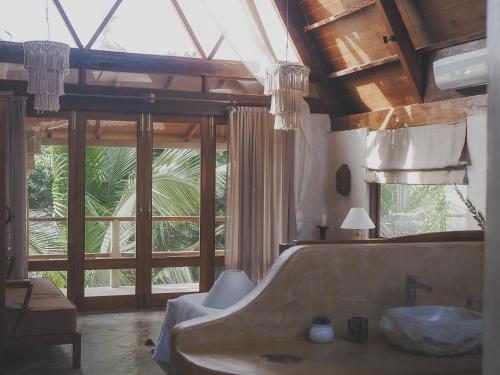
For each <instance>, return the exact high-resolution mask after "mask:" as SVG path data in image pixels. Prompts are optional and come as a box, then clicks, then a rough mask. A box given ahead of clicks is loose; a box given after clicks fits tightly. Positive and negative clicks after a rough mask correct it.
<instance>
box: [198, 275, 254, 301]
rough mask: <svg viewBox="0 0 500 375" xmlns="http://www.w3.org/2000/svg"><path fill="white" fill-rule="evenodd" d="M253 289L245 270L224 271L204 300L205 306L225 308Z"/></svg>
mask: <svg viewBox="0 0 500 375" xmlns="http://www.w3.org/2000/svg"><path fill="white" fill-rule="evenodd" d="M252 289H253V284H252V282H251V281H250V280H249V279H248V276H247V275H246V273H245V272H243V271H224V272H222V273H221V275H220V276H219V278H218V279H217V281H216V282H215V284H214V285H213V286H212V288H211V289H210V291H209V292H208V294H207V296H206V297H205V299H204V300H203V302H202V305H203V306H205V307H211V308H213V309H225V308H226V307H229V306H231V305H233V304H235V303H236V302H238V301H239V300H240V299H242V298H243V297H245V296H246V295H247V294H248V293H249V292H250V291H251V290H252Z"/></svg>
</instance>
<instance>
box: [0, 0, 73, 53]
mask: <svg viewBox="0 0 500 375" xmlns="http://www.w3.org/2000/svg"><path fill="white" fill-rule="evenodd" d="M45 5H46V3H45V1H42V0H36V1H34V0H15V1H9V5H8V6H6V5H4V6H3V7H2V11H1V12H0V40H4V41H7V42H25V41H27V40H40V39H48V38H49V34H48V32H47V21H46V19H45ZM48 5H49V7H48V10H49V12H48V16H49V26H50V40H52V41H55V42H63V43H67V44H69V45H70V46H71V47H76V43H75V41H74V40H73V38H72V37H71V34H70V32H69V31H68V28H67V27H66V25H65V24H64V21H63V19H62V17H61V15H60V13H59V11H58V10H57V8H56V7H55V5H54V3H53V2H52V1H49V2H48Z"/></svg>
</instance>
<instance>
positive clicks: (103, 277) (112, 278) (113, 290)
mask: <svg viewBox="0 0 500 375" xmlns="http://www.w3.org/2000/svg"><path fill="white" fill-rule="evenodd" d="M84 294H85V297H97V296H127V295H134V294H135V269H133V268H125V269H116V270H85V292H84Z"/></svg>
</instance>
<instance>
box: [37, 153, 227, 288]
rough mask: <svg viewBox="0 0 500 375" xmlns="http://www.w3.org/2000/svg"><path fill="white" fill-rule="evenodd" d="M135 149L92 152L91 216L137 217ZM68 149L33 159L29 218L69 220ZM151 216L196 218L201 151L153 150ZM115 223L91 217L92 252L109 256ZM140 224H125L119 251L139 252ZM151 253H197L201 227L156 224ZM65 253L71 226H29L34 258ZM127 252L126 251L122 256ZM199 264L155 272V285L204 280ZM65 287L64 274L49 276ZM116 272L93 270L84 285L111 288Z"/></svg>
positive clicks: (221, 161) (88, 247)
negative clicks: (136, 240) (138, 233)
mask: <svg viewBox="0 0 500 375" xmlns="http://www.w3.org/2000/svg"><path fill="white" fill-rule="evenodd" d="M226 158H227V153H226V152H218V154H217V171H216V177H217V187H216V210H217V212H216V214H217V215H218V216H223V215H224V206H225V205H224V202H225V185H226ZM136 170H137V166H136V151H135V148H129V147H87V148H86V168H85V174H86V194H85V214H86V216H87V217H110V216H113V217H130V216H132V217H133V216H135V212H136V207H135V206H136V184H138V183H139V184H140V183H141V182H140V181H136V176H137V174H136ZM67 186H68V149H67V147H63V146H43V147H42V152H41V154H39V155H36V156H35V170H33V171H31V172H30V174H29V177H28V191H29V206H30V216H31V217H33V216H54V217H66V216H67V202H68V198H67ZM152 200H153V217H155V216H161V217H170V216H198V215H199V212H200V152H199V150H197V149H173V148H168V149H155V150H153V191H152ZM111 230H112V228H111V224H110V222H104V221H91V220H88V221H87V222H86V224H85V251H86V253H107V252H109V251H110V247H111ZM135 233H136V229H135V221H122V222H120V252H121V253H122V254H123V253H129V254H130V256H134V253H135V250H136V249H135ZM216 239H217V247H218V248H223V243H224V226H223V225H219V226H218V227H217V231H216ZM152 243H153V251H186V250H193V251H194V250H198V249H199V222H196V221H194V222H171V221H153V231H152ZM66 252H67V224H66V223H65V222H56V221H49V222H46V221H43V222H38V221H33V222H30V226H29V253H30V254H31V255H34V254H64V253H66ZM124 255H126V254H124ZM121 271H122V272H121V277H120V282H121V285H135V272H134V270H121ZM198 273H199V272H198V269H197V268H194V267H177V268H163V269H154V270H153V285H163V284H183V283H191V282H197V281H198V277H199V275H198ZM41 276H48V277H51V278H52V279H53V280H54V282H55V283H56V284H57V285H58V286H60V287H65V286H66V272H47V273H43V274H42V275H41ZM109 283H110V272H109V271H103V270H87V271H86V272H85V285H86V287H98V286H108V285H110V284H109Z"/></svg>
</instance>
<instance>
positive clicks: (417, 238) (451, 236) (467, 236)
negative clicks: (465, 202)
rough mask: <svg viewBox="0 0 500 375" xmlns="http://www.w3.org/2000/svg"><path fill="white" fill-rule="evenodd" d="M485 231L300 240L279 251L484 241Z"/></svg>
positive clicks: (283, 245) (284, 246) (280, 248)
mask: <svg viewBox="0 0 500 375" xmlns="http://www.w3.org/2000/svg"><path fill="white" fill-rule="evenodd" d="M482 241H484V232H483V231H481V230H464V231H450V232H436V233H423V234H415V235H411V236H401V237H394V238H372V239H368V240H342V241H299V240H294V241H292V243H288V244H286V243H282V244H280V246H279V253H280V254H281V253H283V252H284V251H285V250H287V249H289V248H291V247H293V246H299V245H353V244H355V245H359V244H382V243H430V242H482Z"/></svg>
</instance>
